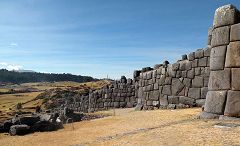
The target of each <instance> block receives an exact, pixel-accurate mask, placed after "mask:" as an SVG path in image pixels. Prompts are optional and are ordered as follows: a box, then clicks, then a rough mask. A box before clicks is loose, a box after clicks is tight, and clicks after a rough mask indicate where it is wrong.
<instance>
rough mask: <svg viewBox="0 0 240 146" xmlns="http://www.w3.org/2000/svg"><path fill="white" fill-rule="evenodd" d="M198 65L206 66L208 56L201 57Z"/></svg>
mask: <svg viewBox="0 0 240 146" xmlns="http://www.w3.org/2000/svg"><path fill="white" fill-rule="evenodd" d="M198 66H201V67H206V66H207V57H204V58H201V59H199V60H198Z"/></svg>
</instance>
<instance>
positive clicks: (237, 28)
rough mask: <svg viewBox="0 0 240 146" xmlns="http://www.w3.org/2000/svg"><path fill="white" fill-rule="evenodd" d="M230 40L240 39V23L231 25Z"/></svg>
mask: <svg viewBox="0 0 240 146" xmlns="http://www.w3.org/2000/svg"><path fill="white" fill-rule="evenodd" d="M230 41H240V23H238V24H235V25H232V26H231V34H230Z"/></svg>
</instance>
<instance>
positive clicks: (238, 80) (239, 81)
mask: <svg viewBox="0 0 240 146" xmlns="http://www.w3.org/2000/svg"><path fill="white" fill-rule="evenodd" d="M231 83H232V90H240V68H232V82H231Z"/></svg>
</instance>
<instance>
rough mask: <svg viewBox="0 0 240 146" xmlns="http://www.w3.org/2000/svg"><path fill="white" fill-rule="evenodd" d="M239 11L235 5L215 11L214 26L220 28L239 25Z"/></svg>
mask: <svg viewBox="0 0 240 146" xmlns="http://www.w3.org/2000/svg"><path fill="white" fill-rule="evenodd" d="M239 21H240V20H239V11H238V10H237V9H236V7H234V6H233V5H225V6H222V7H220V8H218V9H217V10H216V11H215V15H214V21H213V26H214V27H220V26H225V25H232V24H235V23H238V22H239Z"/></svg>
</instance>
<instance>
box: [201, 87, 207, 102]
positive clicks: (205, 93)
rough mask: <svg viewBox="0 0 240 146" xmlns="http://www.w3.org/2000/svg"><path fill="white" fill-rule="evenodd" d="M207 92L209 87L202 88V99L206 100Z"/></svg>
mask: <svg viewBox="0 0 240 146" xmlns="http://www.w3.org/2000/svg"><path fill="white" fill-rule="evenodd" d="M207 92H208V87H203V88H201V98H202V99H205V98H206V96H207Z"/></svg>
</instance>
